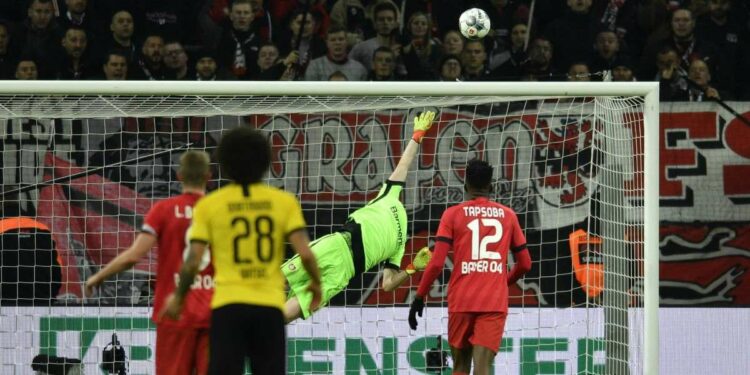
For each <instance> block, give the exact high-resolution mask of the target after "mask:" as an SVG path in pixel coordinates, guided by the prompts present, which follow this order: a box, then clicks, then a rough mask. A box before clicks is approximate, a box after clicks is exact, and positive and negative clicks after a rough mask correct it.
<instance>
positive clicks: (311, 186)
mask: <svg viewBox="0 0 750 375" xmlns="http://www.w3.org/2000/svg"><path fill="white" fill-rule="evenodd" d="M525 105H526V106H527V107H525V109H526V110H527V111H525V112H524V107H523V106H521V105H519V104H518V103H510V104H507V105H497V106H476V107H475V106H472V107H453V108H440V114H439V117H438V119H437V125H436V126H435V129H434V130H432V131H431V134H430V136H429V137H428V138H427V139H425V141H424V144H423V146H422V152H420V154H419V156H418V160H417V162H416V163H415V164H416V168H415V169H416V171H415V172H414V173H410V175H409V181H407V184H406V186H407V188H406V189H405V194H404V200H405V204H406V207H407V209H408V212H409V220H410V226H409V230H410V233H409V234H410V237H411V238H412V242H410V244H409V245H408V247H407V255H406V257H405V261H408V260H409V258H410V257H411V256H412V251H413V248H416V249H419V247H421V246H423V245H425V244H426V245H429V244H430V242H429V240H428V239H429V238H431V236H432V235H434V232H435V230H436V228H437V224H438V222H439V219H440V216H441V214H442V212H443V210H444V209H445V208H446V207H447V206H448V205H450V204H454V203H456V202H459V201H461V200H462V198H463V191H462V189H461V188H460V186H462V180H463V176H462V175H461V172H460V166H462V165H463V163H464V162H465V161H466V160H468V159H471V158H474V157H477V156H482V157H483V158H485V159H487V160H490V161H492V162H493V163H498V164H503V165H507V167H503V168H497V171H496V181H495V182H494V192H495V197H494V198H495V199H496V200H498V201H500V202H501V203H505V204H508V205H510V206H511V207H513V208H514V209H515V210H516V211H517V212H518V213H519V217H520V218H521V220H522V221H521V222H522V223H523V226H524V227H525V229H526V231H527V233H528V236H529V237H532V238H533V239H536V242H534V241H531V240H530V241H529V243H530V245H531V247H532V257H533V255H547V254H553V256H554V254H556V253H557V248H558V247H559V246H560V244H561V241H565V240H566V239H567V237H568V234H569V233H570V231H571V230H575V228H576V225H577V224H580V223H581V222H584V221H585V220H586V219H587V217H588V215H589V214H590V212H589V205H588V204H587V203H588V201H589V197H590V196H591V195H592V194H596V192H595V191H592V186H591V184H590V181H591V180H592V177H594V176H595V174H596V173H598V171H597V170H596V169H595V168H591V167H590V165H591V164H590V163H589V162H591V161H593V160H595V159H596V158H598V157H601V155H598V154H597V152H592V147H593V146H595V145H596V144H595V141H594V140H593V138H592V134H593V131H594V129H596V127H597V126H599V125H598V124H599V121H598V119H597V118H595V117H594V116H593V115H583V116H582V115H581V113H593V112H589V111H584V110H583V109H582V110H581V111H575V112H576V113H573V112H570V111H569V110H565V111H563V112H560V110H559V109H557V108H546V107H544V106H545V104H544V103H541V104H537V105H538V106H540V108H538V110H536V109H535V110H533V111H532V110H529V107H528V105H535V104H530V103H526V104H525ZM730 105H731V106H732V107H733V108H735V109H736V110H737V111H738V112H739V113H750V103H739V102H737V103H730ZM532 112H533V113H540V114H539V115H536V114H534V115H530V114H529V113H532ZM413 115H414V113H413V112H408V111H374V112H372V111H371V112H366V113H326V114H288V115H277V116H273V117H270V116H263V115H254V116H250V117H246V118H238V117H212V118H200V117H192V118H144V119H134V118H123V119H108V120H98V119H97V120H86V119H75V120H72V119H64V120H35V119H28V120H12V121H11V120H2V119H0V157H2V166H3V173H2V185H3V187H4V188H8V187H13V186H17V185H25V184H34V183H39V182H41V181H44V180H46V179H49V178H53V177H62V176H66V175H69V174H71V173H76V172H83V171H86V170H89V169H90V168H94V167H106V168H104V169H103V170H102V171H101V172H100V173H94V174H90V175H87V176H83V177H80V178H77V179H75V180H73V181H71V182H70V183H63V184H57V185H54V186H46V187H43V188H41V189H37V190H30V191H28V192H25V193H23V194H22V195H21V196H20V197H18V200H19V203H20V210H21V212H22V213H23V214H25V215H30V216H36V217H37V218H38V219H39V220H40V221H42V222H45V223H46V224H48V225H49V226H50V227H51V228H52V232H53V235H54V238H55V241H56V243H57V245H58V251H59V252H60V255H61V260H62V262H63V266H64V267H65V268H64V269H65V272H64V275H63V287H62V289H61V296H60V297H61V298H62V299H66V298H71V299H80V298H81V297H82V295H81V289H80V281H81V280H84V279H85V278H86V277H87V276H88V275H89V274H90V273H91V272H92V271H95V270H96V268H97V267H98V266H100V265H102V264H104V263H106V262H108V261H109V260H111V259H112V258H113V257H114V256H115V255H116V254H117V253H118V252H119V251H121V250H123V249H125V248H127V246H128V245H129V244H130V242H131V241H132V239H133V238H134V235H135V233H136V232H137V230H138V229H139V226H140V222H141V221H142V219H143V215H144V214H145V213H146V211H147V210H148V208H149V207H150V205H151V204H152V203H153V202H154V201H155V200H156V199H161V198H164V197H167V196H170V195H172V194H175V193H177V192H178V191H179V183H178V182H177V180H176V166H177V159H178V157H179V152H173V153H161V154H158V155H155V153H156V152H158V151H163V150H170V149H179V148H181V147H186V146H187V145H190V147H191V148H199V149H206V150H208V151H211V150H213V149H214V148H215V146H216V144H217V141H218V139H219V137H220V134H221V132H222V130H225V129H229V128H232V127H235V126H240V125H241V124H250V125H251V126H254V127H257V128H260V129H264V130H268V131H269V133H268V134H269V137H270V140H271V142H272V144H273V150H274V161H275V162H274V163H273V165H272V171H271V173H270V176H269V182H270V183H271V184H273V185H275V186H278V187H281V188H284V189H286V190H288V191H291V192H293V193H295V194H297V195H298V196H299V197H300V199H301V200H302V202H303V210H304V213H305V218H306V220H307V222H308V224H309V226H310V230H311V232H312V233H311V234H312V236H313V237H314V238H315V237H319V236H322V235H324V234H327V233H330V232H331V231H333V230H335V229H336V228H337V227H338V226H340V225H341V223H343V222H344V221H345V219H346V216H347V215H348V213H349V212H350V211H351V210H352V209H353V208H356V207H358V206H360V205H362V204H364V203H365V202H366V201H367V199H369V198H371V197H372V195H373V194H375V193H376V192H377V190H378V187H379V186H380V184H381V183H382V180H383V178H384V176H387V175H388V174H389V173H390V172H391V171H392V169H393V168H394V166H395V165H396V162H397V160H398V157H399V156H400V154H401V152H402V150H403V148H404V145H405V142H404V140H405V139H408V138H409V137H408V134H409V132H410V130H411V124H410V123H409V122H410V121H411V119H412V117H413ZM660 121H661V128H662V139H661V142H660V150H661V151H660V152H661V155H660V157H661V191H660V196H661V210H660V215H661V219H662V220H663V222H664V224H663V225H662V228H661V229H662V230H661V231H662V243H661V244H662V252H663V257H662V269H663V270H664V271H665V272H664V275H666V276H665V278H663V279H662V281H663V282H666V283H667V285H666V286H667V287H666V288H665V289H664V292H665V293H666V294H665V293H662V296H663V297H664V301H663V302H664V303H667V304H671V305H676V306H688V305H707V304H708V305H735V304H745V303H747V301H748V299H750V296H749V295H750V293H748V292H749V290H748V288H750V273H748V272H745V270H746V268H747V267H746V265H745V264H744V262H746V261H747V259H748V258H750V253H749V252H748V246H747V243H748V240H747V236H748V232H747V228H746V227H745V226H743V225H742V224H743V223H744V224H746V223H748V222H749V221H750V184H747V183H746V181H745V178H744V176H746V175H748V173H750V127H748V126H747V125H745V124H744V123H742V122H741V121H740V120H739V119H737V118H735V116H734V115H733V114H731V113H730V112H728V111H726V110H725V109H723V108H721V107H720V106H718V105H716V104H715V103H664V104H662V105H661V115H660ZM404 123H406V124H405V125H404ZM622 123H623V127H622V129H620V131H621V132H622V134H621V135H623V138H627V137H630V136H631V135H633V134H641V133H640V132H641V131H642V126H643V122H642V121H641V119H640V118H638V117H637V116H636V118H627V119H623V121H622ZM631 147H632V149H633V150H634V152H636V151H637V152H640V151H641V150H640V147H642V145H641V144H638V143H633V144H632V145H631ZM529 150H531V151H529ZM594 150H596V149H594ZM149 156H150V157H149ZM137 157H145V158H146V159H144V160H142V161H140V162H138V163H133V164H121V165H120V164H117V163H121V162H123V161H127V160H131V159H133V158H137ZM642 163H643V160H642V159H641V158H637V157H634V158H632V160H630V161H629V162H628V163H626V165H623V166H622V168H623V170H624V171H626V172H628V173H629V174H630V175H631V176H632V177H631V178H629V179H626V181H625V183H626V187H627V186H630V187H635V186H637V184H639V183H640V179H639V176H640V175H641V173H642V170H643V165H642ZM519 166H528V168H520V167H519ZM215 175H218V171H217V172H216V173H215ZM216 184H217V182H216V181H214V182H212V185H211V187H212V188H213V187H216ZM627 198H628V199H627V200H626V202H627V203H626V205H627V206H629V207H637V206H638V205H639V204H640V198H641V197H638V196H633V195H628V196H627ZM696 223H698V224H696ZM701 225H703V226H705V228H704V229H700V230H698V229H696V226H701ZM715 228H718V230H714V229H715ZM701 236H703V238H702V237H701ZM634 250H636V251H638V249H634ZM665 252H666V253H668V254H666V253H665ZM675 252H678V253H679V252H684V254H675ZM536 259H539V258H538V257H537V258H536ZM153 261H154V259H153V258H146V259H144V260H143V261H142V262H140V263H139V264H138V265H137V266H136V268H135V269H134V270H133V271H132V272H130V273H129V274H128V275H125V276H124V277H123V278H122V279H127V280H131V281H130V282H128V283H120V284H116V283H111V284H109V285H108V286H106V287H105V293H104V296H105V297H108V298H109V297H111V298H110V299H109V300H108V301H111V302H115V299H116V298H117V299H121V300H122V301H123V302H131V303H132V302H134V303H138V304H146V303H148V300H149V298H150V292H151V291H150V290H149V286H148V285H149V281H150V279H151V278H152V277H153V271H154V267H153V266H154V264H153ZM559 262H560V263H562V264H559V265H557V266H555V267H550V269H551V270H553V271H552V272H554V274H547V271H546V270H542V269H536V270H533V271H532V272H537V273H538V274H537V275H530V276H529V277H527V278H526V279H527V280H528V283H527V284H522V285H521V286H520V287H519V288H514V289H513V290H512V296H513V297H514V298H523V299H524V300H525V301H526V303H527V304H535V303H538V304H540V305H542V306H568V305H570V304H574V303H575V302H576V300H575V296H573V300H572V301H571V300H567V299H565V298H568V297H565V296H563V297H564V299H563V300H560V296H559V295H557V293H556V292H557V291H559V290H574V291H575V290H578V289H580V288H578V289H577V288H576V281H575V280H574V278H572V277H570V274H569V273H568V276H567V278H565V277H566V276H565V275H561V272H559V270H565V269H569V268H570V264H569V263H570V261H569V258H567V257H564V256H563V257H559ZM717 262H718V264H720V265H721V270H720V271H721V272H720V273H716V274H709V273H708V272H707V271H705V267H706V266H707V265H709V263H711V264H717ZM717 272H718V271H717ZM669 275H672V276H669ZM560 277H562V278H563V279H560ZM533 278H537V279H538V280H537V281H534V280H533ZM373 280H374V277H373V274H367V275H365V276H364V277H363V278H362V279H361V280H355V281H354V282H353V283H354V284H356V286H357V287H356V288H350V290H349V291H348V292H347V293H345V294H343V295H342V296H340V297H338V299H336V300H334V301H333V303H334V304H360V303H377V302H373V301H381V302H382V301H383V300H388V299H390V300H393V297H392V296H387V295H385V294H383V293H378V292H377V291H376V290H377V284H373ZM550 280H551V281H552V282H550V283H549V285H546V284H545V283H546V282H548V281H550ZM743 281H744V282H743ZM354 284H353V285H354ZM742 288H744V289H742ZM404 289H405V288H404ZM567 294H568V295H569V296H570V295H573V294H574V293H567ZM407 295H408V292H405V291H403V290H402V291H400V292H399V293H398V294H397V296H399V297H398V298H397V299H396V300H395V301H396V302H403V301H404V300H405V297H406V296H407ZM740 295H742V296H743V297H742V298H739V297H740ZM105 302H106V301H105Z"/></svg>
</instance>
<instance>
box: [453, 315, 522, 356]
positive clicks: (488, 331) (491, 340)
mask: <svg viewBox="0 0 750 375" xmlns="http://www.w3.org/2000/svg"><path fill="white" fill-rule="evenodd" d="M507 316H508V313H507V312H451V313H448V343H449V344H450V345H451V346H452V347H454V348H459V349H461V348H465V347H466V346H468V345H479V346H483V347H485V348H487V349H490V350H492V351H493V352H495V353H497V352H498V351H499V350H500V343H501V341H502V339H503V330H504V329H505V319H506V318H507Z"/></svg>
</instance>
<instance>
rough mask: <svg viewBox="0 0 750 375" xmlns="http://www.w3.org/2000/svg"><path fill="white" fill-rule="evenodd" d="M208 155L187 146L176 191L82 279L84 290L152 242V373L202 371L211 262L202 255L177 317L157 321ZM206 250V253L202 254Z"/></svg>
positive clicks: (174, 282)
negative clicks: (155, 250)
mask: <svg viewBox="0 0 750 375" xmlns="http://www.w3.org/2000/svg"><path fill="white" fill-rule="evenodd" d="M209 161H210V159H209V156H208V154H207V153H205V152H203V151H187V152H185V153H184V154H183V155H182V156H181V157H180V169H179V171H178V173H177V177H178V178H179V179H180V181H181V182H182V194H180V195H178V196H176V197H172V198H169V199H165V200H162V201H160V202H158V203H156V204H155V205H154V206H153V207H151V209H150V210H149V212H148V214H147V215H146V219H145V220H144V223H143V227H142V229H141V233H139V234H138V236H137V237H136V238H135V241H133V244H132V245H131V246H130V248H129V249H128V250H126V251H124V252H122V253H121V254H119V255H118V256H117V257H116V258H115V259H113V260H112V261H111V262H110V263H109V264H107V266H106V267H104V268H103V269H102V270H100V271H99V272H97V273H96V274H95V275H94V276H91V277H90V278H89V279H88V280H87V281H86V295H87V296H91V295H92V294H93V291H94V288H95V287H96V286H97V285H99V284H101V283H102V282H103V281H104V280H106V279H107V278H109V277H110V276H112V275H114V274H116V273H119V272H122V271H124V270H127V269H129V268H131V267H133V266H134V265H135V264H136V263H137V262H138V260H139V259H140V258H142V257H143V256H145V255H146V253H147V252H148V251H149V250H150V249H151V248H152V247H153V246H154V245H157V244H158V248H159V254H158V259H159V260H158V267H157V271H156V291H155V295H154V314H153V316H152V319H153V320H154V322H155V323H156V374H158V375H165V374H174V375H177V374H179V375H184V374H193V373H194V372H193V370H195V374H198V375H202V374H206V373H207V372H208V329H209V322H210V317H211V308H210V304H211V297H212V295H213V273H214V271H213V266H212V265H211V264H210V256H205V257H204V259H203V262H202V264H201V267H202V268H201V269H202V270H201V272H200V273H199V274H198V275H197V276H196V277H195V282H194V283H193V285H192V289H193V293H190V294H189V296H188V297H187V298H186V300H185V305H184V310H183V313H182V316H181V318H180V320H177V321H175V320H169V319H164V320H161V321H159V320H157V319H156V317H157V316H156V313H157V312H158V311H161V309H162V305H163V304H164V300H165V298H166V297H167V296H168V295H169V294H171V293H172V292H173V291H174V289H175V286H176V285H177V283H178V282H179V280H178V279H179V271H180V266H181V265H182V261H183V253H184V251H185V250H186V249H187V245H186V241H185V238H186V237H187V231H188V228H189V227H190V223H191V218H192V212H193V207H194V206H195V204H196V203H197V201H198V199H200V198H201V197H202V196H203V195H204V194H205V190H206V182H207V181H208V179H209V178H210V176H211V173H210V169H209ZM206 254H207V255H208V253H206Z"/></svg>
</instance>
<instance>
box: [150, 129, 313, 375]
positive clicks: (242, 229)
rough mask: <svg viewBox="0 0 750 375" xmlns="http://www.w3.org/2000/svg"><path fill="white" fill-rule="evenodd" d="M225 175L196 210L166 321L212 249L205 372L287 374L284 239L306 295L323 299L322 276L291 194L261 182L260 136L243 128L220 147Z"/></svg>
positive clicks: (265, 154) (264, 156) (263, 144)
mask: <svg viewBox="0 0 750 375" xmlns="http://www.w3.org/2000/svg"><path fill="white" fill-rule="evenodd" d="M218 157H219V163H220V165H221V168H222V173H223V174H224V175H225V176H228V177H229V179H230V180H232V183H231V184H229V185H227V186H225V187H223V188H221V189H219V190H216V191H214V192H213V193H211V194H208V195H207V196H206V197H204V198H203V199H202V200H200V201H199V202H198V204H197V205H196V206H195V208H194V212H193V223H192V226H191V227H190V229H189V231H188V233H189V239H190V252H189V253H188V258H187V259H186V260H185V262H184V263H183V266H182V269H181V270H180V283H179V285H178V286H177V289H176V290H175V292H174V294H173V295H171V296H170V297H169V298H168V299H167V303H166V307H165V309H164V312H163V313H164V315H166V316H167V317H171V318H177V317H178V316H179V313H180V310H181V308H182V304H183V301H184V299H185V295H186V294H187V293H188V292H189V291H190V286H191V284H193V280H194V278H195V275H196V274H197V273H198V270H199V269H200V264H201V261H202V260H203V259H204V256H206V259H205V260H207V259H208V253H207V245H210V249H211V253H212V254H211V257H212V261H213V265H214V272H215V285H214V296H213V299H212V301H211V308H212V313H211V331H210V339H209V343H210V344H209V348H210V358H209V373H211V374H215V375H218V374H221V375H234V374H243V373H244V364H245V358H246V357H249V358H250V365H251V368H252V372H253V374H255V375H261V374H285V373H286V331H285V327H284V315H283V309H284V303H285V295H284V276H283V274H282V272H281V263H282V261H283V259H284V249H285V243H286V242H287V241H289V242H290V243H291V244H292V247H293V248H294V249H295V251H296V252H297V253H298V254H299V257H300V258H301V259H302V267H303V268H304V269H305V271H307V272H308V273H309V274H311V275H312V278H311V279H310V282H309V283H308V284H307V291H309V292H311V293H312V294H313V296H314V298H315V301H314V302H313V303H314V304H315V305H316V306H317V304H318V303H319V301H320V298H321V291H320V273H319V271H318V265H317V262H316V260H315V257H314V255H313V253H312V251H311V250H310V247H309V239H308V236H307V230H306V228H305V227H306V225H305V220H304V218H303V217H302V209H301V207H300V204H299V201H298V200H297V198H296V197H295V196H293V195H292V194H289V193H287V192H284V191H282V190H279V189H277V188H274V187H270V186H268V185H266V184H264V183H262V182H261V179H262V177H263V175H264V174H265V173H266V171H267V170H268V167H269V165H270V162H271V148H270V145H269V144H268V141H267V140H266V138H265V136H264V135H263V134H261V133H260V132H259V131H257V130H254V129H251V128H248V127H240V128H236V129H234V130H232V131H230V132H228V133H226V134H225V135H224V136H223V137H222V139H221V142H220V144H219V148H218Z"/></svg>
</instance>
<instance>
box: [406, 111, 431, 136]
mask: <svg viewBox="0 0 750 375" xmlns="http://www.w3.org/2000/svg"><path fill="white" fill-rule="evenodd" d="M433 119H435V112H432V111H426V112H422V113H421V114H420V115H419V116H416V117H414V134H413V135H412V136H411V139H413V140H414V142H417V143H422V138H423V137H424V135H425V133H427V131H428V130H430V128H431V127H432V120H433Z"/></svg>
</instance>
